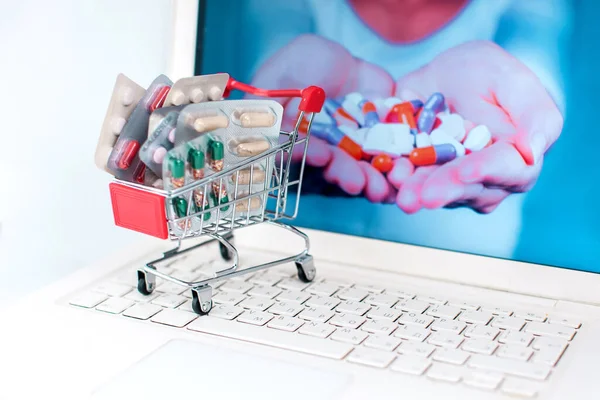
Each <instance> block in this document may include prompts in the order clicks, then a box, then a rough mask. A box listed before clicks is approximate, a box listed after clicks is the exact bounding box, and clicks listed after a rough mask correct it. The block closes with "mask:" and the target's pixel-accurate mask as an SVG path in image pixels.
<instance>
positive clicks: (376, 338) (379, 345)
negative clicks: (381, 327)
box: [364, 335, 402, 351]
mask: <svg viewBox="0 0 600 400" xmlns="http://www.w3.org/2000/svg"><path fill="white" fill-rule="evenodd" d="M401 342H402V340H400V339H397V338H394V337H390V336H387V335H371V336H369V337H368V338H367V340H366V341H365V343H364V345H365V346H366V347H371V348H373V349H379V350H385V351H394V350H395V349H396V347H398V346H399V345H400V343H401Z"/></svg>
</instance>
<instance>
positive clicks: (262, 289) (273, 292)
mask: <svg viewBox="0 0 600 400" xmlns="http://www.w3.org/2000/svg"><path fill="white" fill-rule="evenodd" d="M282 291H283V290H281V289H279V288H277V287H274V286H266V285H256V286H254V288H253V289H252V290H250V291H249V292H248V293H247V294H248V296H254V297H266V298H267V299H272V298H274V297H275V296H277V295H278V294H279V293H281V292H282Z"/></svg>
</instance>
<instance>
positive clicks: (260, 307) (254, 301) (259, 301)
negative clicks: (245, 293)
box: [238, 297, 275, 311]
mask: <svg viewBox="0 0 600 400" xmlns="http://www.w3.org/2000/svg"><path fill="white" fill-rule="evenodd" d="M273 304H275V302H274V301H273V300H269V298H265V297H248V298H247V299H246V300H244V301H242V302H241V303H240V304H238V305H239V306H240V307H244V308H247V309H248V310H254V311H265V310H266V309H267V308H269V307H271V306H272V305H273Z"/></svg>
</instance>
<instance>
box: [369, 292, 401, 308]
mask: <svg viewBox="0 0 600 400" xmlns="http://www.w3.org/2000/svg"><path fill="white" fill-rule="evenodd" d="M398 300H399V299H398V298H397V297H396V296H390V295H389V294H371V295H370V296H367V298H366V299H364V300H363V302H364V303H367V304H370V305H372V306H382V307H392V306H393V305H394V304H396V303H397V302H398Z"/></svg>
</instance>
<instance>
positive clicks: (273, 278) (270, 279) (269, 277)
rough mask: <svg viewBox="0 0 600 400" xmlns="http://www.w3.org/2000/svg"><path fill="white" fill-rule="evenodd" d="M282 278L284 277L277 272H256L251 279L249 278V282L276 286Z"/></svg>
mask: <svg viewBox="0 0 600 400" xmlns="http://www.w3.org/2000/svg"><path fill="white" fill-rule="evenodd" d="M282 279H283V277H281V276H280V275H277V274H269V273H262V274H260V273H259V274H255V275H254V276H253V277H252V278H251V279H248V282H250V283H253V284H255V285H264V286H274V285H276V284H277V283H278V282H280V281H281V280H282Z"/></svg>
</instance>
